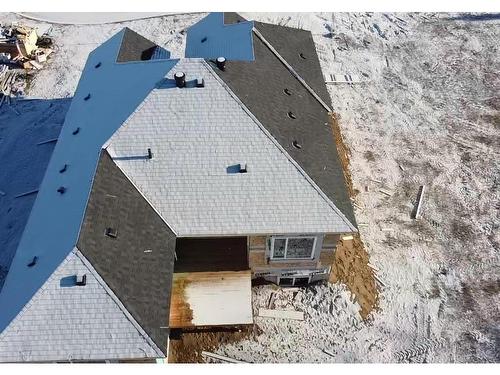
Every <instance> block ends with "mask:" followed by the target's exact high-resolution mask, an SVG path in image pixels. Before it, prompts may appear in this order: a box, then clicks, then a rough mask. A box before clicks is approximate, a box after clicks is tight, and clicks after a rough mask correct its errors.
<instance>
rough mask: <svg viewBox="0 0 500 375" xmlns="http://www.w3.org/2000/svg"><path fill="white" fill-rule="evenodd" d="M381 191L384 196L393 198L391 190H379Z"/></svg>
mask: <svg viewBox="0 0 500 375" xmlns="http://www.w3.org/2000/svg"><path fill="white" fill-rule="evenodd" d="M379 191H380V192H381V193H382V194H385V195H387V196H388V197H390V196H392V193H391V192H390V191H389V190H384V189H379Z"/></svg>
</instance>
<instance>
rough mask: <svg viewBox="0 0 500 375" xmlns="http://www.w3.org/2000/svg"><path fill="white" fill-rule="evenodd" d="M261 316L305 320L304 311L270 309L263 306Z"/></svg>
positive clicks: (260, 311)
mask: <svg viewBox="0 0 500 375" xmlns="http://www.w3.org/2000/svg"><path fill="white" fill-rule="evenodd" d="M259 316H260V317H263V318H280V319H292V320H304V313H303V312H302V311H290V310H269V309H262V308H261V309H259Z"/></svg>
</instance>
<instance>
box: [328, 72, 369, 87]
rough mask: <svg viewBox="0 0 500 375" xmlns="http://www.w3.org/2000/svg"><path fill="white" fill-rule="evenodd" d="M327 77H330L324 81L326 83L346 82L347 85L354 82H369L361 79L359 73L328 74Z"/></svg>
mask: <svg viewBox="0 0 500 375" xmlns="http://www.w3.org/2000/svg"><path fill="white" fill-rule="evenodd" d="M329 78H330V79H327V80H326V81H325V83H326V84H335V83H347V84H349V85H352V84H354V83H367V82H369V81H368V80H367V79H362V78H361V77H360V76H359V75H357V74H352V73H345V74H343V73H336V74H329Z"/></svg>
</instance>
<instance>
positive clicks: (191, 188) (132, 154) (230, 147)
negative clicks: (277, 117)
mask: <svg viewBox="0 0 500 375" xmlns="http://www.w3.org/2000/svg"><path fill="white" fill-rule="evenodd" d="M177 71H183V72H185V73H186V76H187V79H188V80H192V79H196V78H203V79H204V80H205V87H204V88H194V87H188V88H183V89H179V88H177V87H175V84H174V83H173V80H172V76H173V74H174V73H175V72H177ZM168 78H169V79H167V80H166V81H165V82H164V83H163V84H162V85H161V86H159V87H157V88H156V89H154V90H153V91H152V92H151V94H150V95H149V96H148V97H147V98H146V99H145V101H144V102H143V103H142V104H141V105H140V106H139V108H137V110H136V111H135V112H134V113H133V114H132V115H131V116H130V117H129V119H128V120H127V121H126V122H125V124H124V125H123V126H122V127H121V128H120V129H119V130H118V131H117V132H116V133H115V134H114V135H113V136H112V137H111V139H110V141H109V142H108V148H107V149H108V151H109V153H110V155H111V156H112V157H113V158H114V161H115V163H116V164H117V165H118V166H119V167H120V168H121V169H122V170H123V171H124V173H125V175H127V177H129V179H130V180H131V181H132V182H133V183H134V185H136V186H137V187H138V190H139V191H141V192H142V193H143V194H144V196H145V197H146V198H147V199H148V200H149V201H150V202H151V204H152V205H153V206H154V207H155V208H156V210H157V211H158V212H159V213H160V215H161V216H162V217H163V218H164V220H165V221H166V222H167V223H168V224H169V226H170V227H171V228H172V230H173V231H174V232H175V233H176V234H177V235H178V236H179V237H188V236H201V235H237V234H257V233H259V234H266V233H304V232H315V233H318V232H319V233H321V232H350V231H352V227H351V226H350V224H349V222H348V221H347V220H346V219H345V218H344V217H343V215H342V214H341V213H340V212H339V210H338V209H337V208H336V207H335V206H334V205H333V203H332V202H331V201H330V200H328V198H327V197H326V196H325V195H324V193H323V192H321V190H320V189H319V188H317V186H315V184H314V182H313V181H312V180H311V179H310V178H309V177H308V176H307V175H306V174H305V173H304V171H303V170H301V169H300V167H298V165H297V164H296V163H295V162H294V160H293V159H292V158H290V157H289V156H288V154H287V153H286V152H285V151H284V150H283V148H281V146H279V144H278V143H277V142H276V141H275V140H274V139H273V138H272V137H271V136H270V135H269V133H267V131H266V130H265V128H264V127H263V126H262V125H261V124H260V123H258V121H257V120H256V119H255V118H254V117H253V115H252V114H251V113H250V112H249V111H248V110H247V109H246V108H244V106H243V105H242V103H241V102H240V101H239V99H238V98H237V97H236V96H235V95H234V94H233V93H232V92H230V90H229V89H228V88H227V86H225V85H224V84H223V82H222V81H221V80H220V79H219V78H218V77H217V75H216V74H214V72H213V71H212V69H211V68H210V67H209V66H208V64H206V63H205V62H204V61H203V60H197V59H189V60H181V61H180V62H179V63H178V64H177V65H176V66H175V67H174V68H173V69H172V70H171V71H170V72H169V73H168ZM330 136H331V133H330ZM148 148H151V150H152V152H153V158H152V159H148V158H147V157H145V155H146V154H147V149H148ZM238 163H246V164H247V166H248V173H229V172H228V168H229V171H230V169H231V168H233V166H234V165H235V164H238Z"/></svg>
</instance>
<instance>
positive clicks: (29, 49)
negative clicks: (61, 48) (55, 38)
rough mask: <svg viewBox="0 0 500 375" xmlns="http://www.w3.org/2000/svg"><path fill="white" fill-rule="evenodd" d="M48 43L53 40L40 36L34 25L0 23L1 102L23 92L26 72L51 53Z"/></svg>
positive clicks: (36, 67) (38, 65)
mask: <svg viewBox="0 0 500 375" xmlns="http://www.w3.org/2000/svg"><path fill="white" fill-rule="evenodd" d="M51 46H52V39H51V38H49V37H48V36H42V37H39V36H38V34H37V32H36V30H35V29H34V28H31V27H27V26H23V25H19V24H17V23H13V24H12V25H10V26H5V25H4V26H2V25H0V96H1V98H0V105H1V104H2V103H4V102H5V101H6V100H9V98H11V97H16V96H22V95H24V89H25V87H26V82H25V78H26V74H25V73H26V71H30V70H40V69H42V68H43V66H44V64H45V62H46V61H47V59H48V57H49V56H50V55H51V54H52V52H53V50H52V48H50V47H51ZM6 98H7V99H6Z"/></svg>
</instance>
